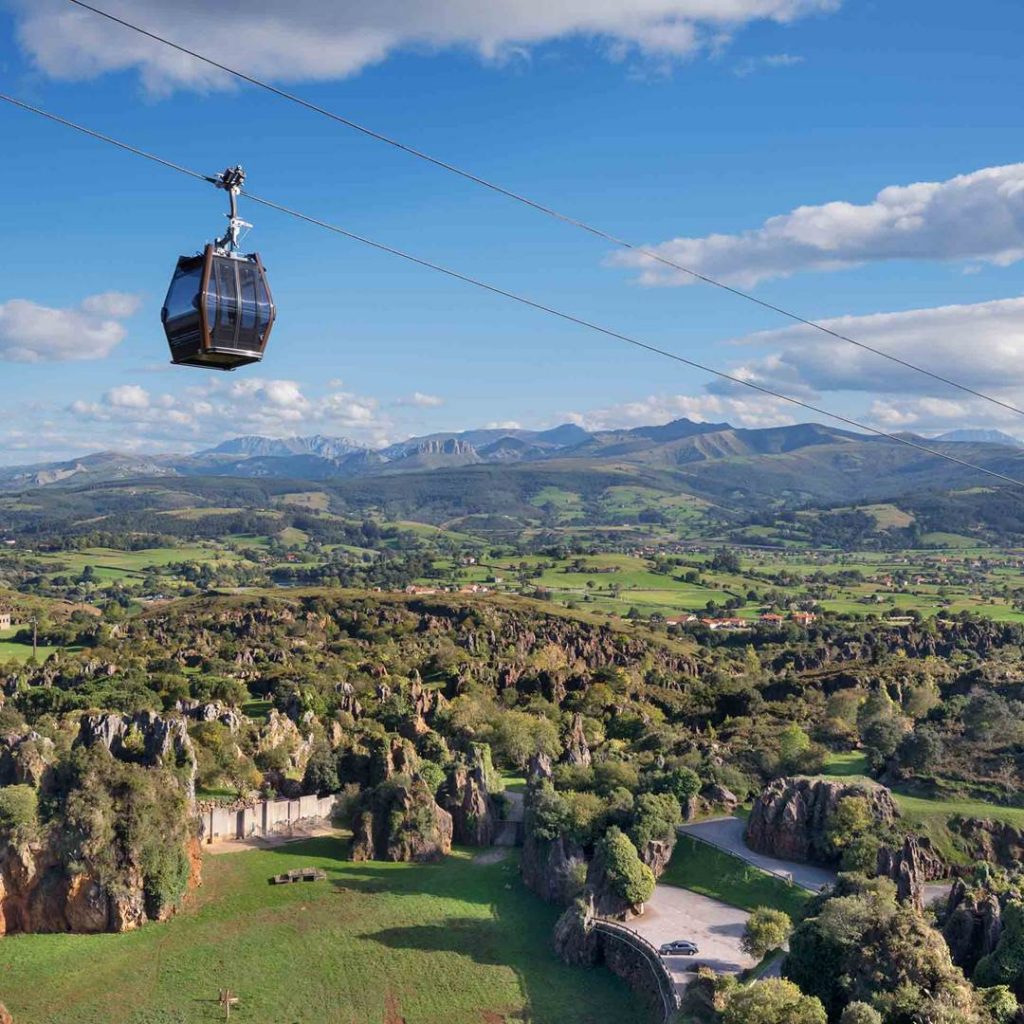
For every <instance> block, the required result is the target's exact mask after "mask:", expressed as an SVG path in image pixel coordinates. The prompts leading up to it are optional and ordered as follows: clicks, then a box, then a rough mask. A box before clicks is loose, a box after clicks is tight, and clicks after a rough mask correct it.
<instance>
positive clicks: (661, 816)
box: [629, 793, 682, 849]
mask: <svg viewBox="0 0 1024 1024" xmlns="http://www.w3.org/2000/svg"><path fill="white" fill-rule="evenodd" d="M681 819H682V815H681V814H680V812H679V801H678V800H677V799H676V798H675V796H674V795H672V794H671V793H641V794H640V796H638V797H637V798H636V803H635V804H634V807H633V825H632V827H631V828H630V830H629V837H630V839H632V840H633V842H634V843H635V844H636V846H637V849H642V848H643V847H644V846H646V845H647V843H649V842H651V841H652V840H655V841H659V842H666V841H668V840H671V839H673V838H674V837H675V834H676V826H677V825H678V824H679V822H680V820H681Z"/></svg>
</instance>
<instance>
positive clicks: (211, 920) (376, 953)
mask: <svg viewBox="0 0 1024 1024" xmlns="http://www.w3.org/2000/svg"><path fill="white" fill-rule="evenodd" d="M347 845H348V844H347V840H345V839H343V838H340V837H324V838H319V839H312V840H308V841H303V842H301V843H295V844H289V845H287V846H282V847H277V848H275V849H270V850H258V851H247V852H241V853H230V854H223V855H217V856H207V857H205V858H204V861H203V875H204V881H203V885H202V887H201V888H200V889H199V890H198V892H197V893H196V894H195V896H194V897H193V899H192V902H191V905H190V906H188V907H187V908H186V909H185V910H184V911H182V912H181V913H180V914H179V915H178V916H177V917H175V918H173V919H172V920H170V921H169V922H167V923H165V924H159V925H150V926H147V927H146V928H143V929H141V930H140V931H137V932H130V933H128V934H125V935H21V936H8V937H6V938H4V939H2V940H0V1001H2V1002H4V1003H6V1004H7V1007H8V1008H9V1010H10V1011H11V1013H12V1014H13V1016H14V1019H15V1020H16V1021H17V1022H18V1024H192V1022H197V1024H198V1022H201V1021H215V1020H222V1019H223V1010H222V1009H221V1008H220V1007H219V1006H218V1004H217V993H218V990H219V989H221V988H226V987H230V988H231V989H232V990H233V991H234V992H235V993H236V994H237V995H238V997H239V999H240V1003H239V1005H238V1007H237V1010H236V1011H235V1012H234V1013H233V1014H232V1019H235V1020H238V1021H259V1022H261V1024H325V1022H331V1024H400V1022H404V1024H503V1022H513V1021H526V1020H529V1021H530V1022H531V1024H622V1022H625V1021H630V1022H636V1024H645V1022H646V1016H645V1012H644V1010H643V1008H642V1005H641V1004H638V1003H637V1002H635V1000H634V999H633V997H632V995H631V994H630V992H629V990H628V989H627V988H626V986H625V984H624V983H623V982H621V981H619V980H618V979H617V978H615V977H614V976H613V975H612V974H611V973H610V972H607V971H604V970H600V969H597V970H585V969H582V968H570V967H566V966H564V965H562V964H561V963H559V962H558V960H557V959H556V958H555V956H554V954H553V952H552V950H551V930H552V927H553V925H554V921H555V919H556V917H557V915H558V911H557V909H555V908H553V907H549V906H547V905H546V904H544V903H542V902H541V901H540V900H539V899H537V898H536V897H534V896H533V895H532V894H531V893H529V891H528V890H526V889H525V888H524V887H523V886H522V884H521V882H520V881H519V880H518V875H517V871H516V862H515V856H514V853H512V852H510V854H509V857H508V859H507V861H505V862H504V863H498V864H478V863H474V861H473V860H472V858H471V856H470V855H469V854H468V853H465V852H457V853H456V854H455V855H453V856H452V857H450V858H448V859H447V860H445V861H444V862H442V863H440V864H430V865H417V864H383V863H372V864H354V863H350V862H348V861H346V860H344V857H345V855H346V852H347ZM308 865H315V866H317V867H322V868H323V869H324V870H325V871H326V872H327V875H328V880H327V881H326V882H315V883H297V884H294V885H285V886H271V885H269V884H268V881H267V880H268V878H269V877H270V876H271V875H273V874H275V873H277V872H280V871H286V870H288V869H289V868H294V867H304V866H308Z"/></svg>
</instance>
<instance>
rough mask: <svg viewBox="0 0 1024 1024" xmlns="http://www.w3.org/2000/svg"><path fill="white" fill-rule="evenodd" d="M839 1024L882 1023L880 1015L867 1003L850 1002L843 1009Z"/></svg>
mask: <svg viewBox="0 0 1024 1024" xmlns="http://www.w3.org/2000/svg"><path fill="white" fill-rule="evenodd" d="M839 1024H882V1015H881V1014H880V1013H879V1012H878V1011H877V1010H876V1009H874V1008H872V1007H870V1006H868V1004H867V1003H850V1005H849V1006H847V1007H846V1009H845V1010H843V1015H842V1017H840V1018H839Z"/></svg>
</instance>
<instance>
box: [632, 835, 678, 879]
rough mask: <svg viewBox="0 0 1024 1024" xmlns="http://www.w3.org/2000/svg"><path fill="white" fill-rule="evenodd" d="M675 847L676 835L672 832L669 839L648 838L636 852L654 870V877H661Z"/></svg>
mask: <svg viewBox="0 0 1024 1024" xmlns="http://www.w3.org/2000/svg"><path fill="white" fill-rule="evenodd" d="M675 848H676V836H675V833H673V834H672V838H671V839H648V840H647V842H646V843H644V845H643V846H642V847H641V848H640V849H639V850H637V853H639V854H640V860H641V861H643V863H644V864H646V865H647V866H648V867H649V868H650V869H651V871H653V872H654V877H655V878H661V876H662V875H663V874H664V873H665V868H667V867H668V862H669V861H670V860H671V859H672V851H673V850H675Z"/></svg>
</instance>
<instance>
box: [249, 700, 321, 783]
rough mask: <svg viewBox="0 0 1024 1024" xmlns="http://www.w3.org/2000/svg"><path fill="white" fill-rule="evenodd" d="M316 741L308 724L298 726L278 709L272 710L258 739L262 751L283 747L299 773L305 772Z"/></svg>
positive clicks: (258, 745) (301, 723)
mask: <svg viewBox="0 0 1024 1024" xmlns="http://www.w3.org/2000/svg"><path fill="white" fill-rule="evenodd" d="M313 745H314V739H313V734H312V732H311V731H310V729H309V724H308V722H306V721H304V720H300V723H299V724H296V723H295V722H294V721H292V719H291V718H289V716H288V715H285V714H282V713H281V712H280V711H278V710H277V709H276V708H271V709H270V714H269V715H268V716H267V721H266V724H265V725H263V726H261V728H260V732H259V737H258V739H257V749H258V750H260V751H267V750H275V749H277V748H279V747H283V748H284V749H285V750H286V751H287V752H288V762H289V764H290V765H291V767H292V768H294V769H296V770H297V771H300V772H301V771H303V770H304V769H305V767H306V763H307V762H308V761H309V756H310V754H312V753H313Z"/></svg>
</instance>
